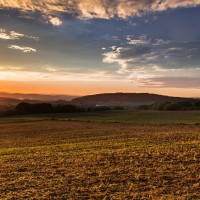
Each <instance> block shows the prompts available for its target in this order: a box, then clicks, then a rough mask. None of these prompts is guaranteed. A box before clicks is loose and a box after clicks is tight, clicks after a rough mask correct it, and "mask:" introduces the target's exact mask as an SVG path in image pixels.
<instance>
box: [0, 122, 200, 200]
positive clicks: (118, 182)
mask: <svg viewBox="0 0 200 200" xmlns="http://www.w3.org/2000/svg"><path fill="white" fill-rule="evenodd" d="M0 138H1V142H0V165H1V166H0V199H200V191H199V188H200V184H199V183H200V166H199V163H200V125H198V124H173V125H172V124H128V123H108V122H80V121H79V122H78V121H64V120H43V121H32V122H18V123H14V122H12V123H5V124H4V123H2V124H0Z"/></svg>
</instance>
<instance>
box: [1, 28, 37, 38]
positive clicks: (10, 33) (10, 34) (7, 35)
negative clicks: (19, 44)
mask: <svg viewBox="0 0 200 200" xmlns="http://www.w3.org/2000/svg"><path fill="white" fill-rule="evenodd" d="M21 38H29V39H33V40H36V41H37V40H39V38H38V37H34V36H29V35H25V34H22V33H17V32H15V31H7V30H5V29H2V28H0V39H3V40H19V39H21Z"/></svg>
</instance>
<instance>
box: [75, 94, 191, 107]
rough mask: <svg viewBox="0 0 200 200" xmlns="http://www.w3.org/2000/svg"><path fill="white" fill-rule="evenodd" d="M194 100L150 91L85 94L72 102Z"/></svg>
mask: <svg viewBox="0 0 200 200" xmlns="http://www.w3.org/2000/svg"><path fill="white" fill-rule="evenodd" d="M187 100H189V101H191V100H192V101H194V99H192V98H182V97H171V96H164V95H158V94H149V93H105V94H96V95H89V96H83V97H78V98H75V99H73V100H72V101H71V102H72V103H75V104H83V105H84V104H86V105H89V104H90V105H91V104H92V105H105V106H110V105H123V106H125V105H133V106H134V105H141V104H152V103H160V102H179V101H187Z"/></svg>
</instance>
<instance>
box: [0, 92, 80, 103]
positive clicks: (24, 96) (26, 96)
mask: <svg viewBox="0 0 200 200" xmlns="http://www.w3.org/2000/svg"><path fill="white" fill-rule="evenodd" d="M0 97H6V98H13V99H20V100H24V99H26V100H38V101H58V100H65V101H71V100H72V99H74V98H76V97H77V96H72V95H45V94H20V93H7V92H0Z"/></svg>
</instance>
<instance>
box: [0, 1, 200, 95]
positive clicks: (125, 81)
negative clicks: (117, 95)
mask: <svg viewBox="0 0 200 200" xmlns="http://www.w3.org/2000/svg"><path fill="white" fill-rule="evenodd" d="M44 5H45V6H44ZM199 18H200V2H199V1H198V0H192V1H189V0H185V1H178V0H174V1H171V0H164V1H156V0H155V1H147V0H144V1H132V0H126V1H125V0H121V1H109V0H106V1H101V0H74V1H69V0H66V1H61V0H54V1H53V3H52V1H50V0H44V1H39V0H36V1H32V0H23V2H22V1H18V0H11V1H5V0H0V60H1V63H0V91H6V92H18V93H39V94H41V93H43V94H44V93H45V94H73V95H86V94H96V93H105V92H149V93H159V94H164V95H172V96H185V97H200V56H199V55H200V37H199V35H200V23H199V20H198V19H199Z"/></svg>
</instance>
